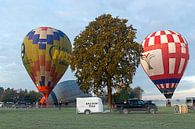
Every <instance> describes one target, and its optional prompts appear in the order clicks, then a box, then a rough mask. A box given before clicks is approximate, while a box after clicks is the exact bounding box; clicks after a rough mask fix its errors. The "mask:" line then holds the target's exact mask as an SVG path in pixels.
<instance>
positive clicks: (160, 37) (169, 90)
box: [141, 30, 189, 100]
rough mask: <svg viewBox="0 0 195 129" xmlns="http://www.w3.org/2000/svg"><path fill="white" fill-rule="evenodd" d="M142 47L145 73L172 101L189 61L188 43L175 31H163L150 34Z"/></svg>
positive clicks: (142, 63) (142, 62)
mask: <svg viewBox="0 0 195 129" xmlns="http://www.w3.org/2000/svg"><path fill="white" fill-rule="evenodd" d="M142 46H143V49H144V52H143V53H142V55H141V65H142V67H143V69H144V71H145V72H146V74H147V75H148V76H149V78H150V79H151V80H152V82H153V83H154V84H155V85H156V87H157V88H158V89H159V90H160V92H161V93H162V94H164V96H165V97H166V98H167V99H168V100H169V99H171V98H172V96H173V93H174V91H175V89H176V87H177V85H178V83H179V82H180V80H181V78H182V76H183V74H184V71H185V69H186V66H187V63H188V60H189V51H188V44H187V41H186V40H185V38H184V37H182V36H181V34H179V33H177V32H175V31H171V30H162V31H158V32H154V33H151V34H149V35H148V36H147V37H146V38H145V39H144V41H143V42H142Z"/></svg>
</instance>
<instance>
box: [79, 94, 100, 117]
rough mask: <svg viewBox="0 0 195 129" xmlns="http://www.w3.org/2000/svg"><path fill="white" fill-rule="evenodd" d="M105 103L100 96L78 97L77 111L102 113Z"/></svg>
mask: <svg viewBox="0 0 195 129" xmlns="http://www.w3.org/2000/svg"><path fill="white" fill-rule="evenodd" d="M102 112H103V104H102V100H101V98H99V97H86V98H77V99H76V113H85V114H90V113H102Z"/></svg>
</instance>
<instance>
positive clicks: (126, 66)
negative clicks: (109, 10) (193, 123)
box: [71, 14, 141, 106]
mask: <svg viewBox="0 0 195 129" xmlns="http://www.w3.org/2000/svg"><path fill="white" fill-rule="evenodd" d="M127 22H128V20H127V19H120V18H119V17H112V15H111V14H103V15H101V16H99V17H97V18H96V19H95V21H92V22H90V23H89V25H88V26H86V28H85V30H84V31H82V32H81V33H80V34H79V35H78V36H76V38H75V39H74V48H73V53H72V59H71V68H72V70H73V71H75V76H76V77H77V79H78V84H79V86H80V88H81V90H83V91H84V92H93V93H95V94H96V95H100V94H101V93H103V92H104V88H105V87H107V92H108V101H109V104H110V106H111V102H112V96H111V94H112V88H117V87H118V86H119V85H120V84H121V83H123V84H125V85H127V86H129V85H130V84H131V83H132V79H133V75H134V74H135V72H136V68H137V67H138V65H139V63H140V51H141V49H140V48H141V47H140V44H138V43H137V42H136V41H135V38H136V29H134V28H133V26H132V25H130V26H128V25H127Z"/></svg>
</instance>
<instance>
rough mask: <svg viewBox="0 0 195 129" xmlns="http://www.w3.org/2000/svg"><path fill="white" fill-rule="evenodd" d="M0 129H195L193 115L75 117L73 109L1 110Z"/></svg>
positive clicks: (168, 111) (162, 112)
mask: <svg viewBox="0 0 195 129" xmlns="http://www.w3.org/2000/svg"><path fill="white" fill-rule="evenodd" d="M0 129H195V112H191V113H188V114H175V113H174V112H173V108H165V107H161V108H159V111H158V113H157V114H154V115H153V114H148V113H140V112H139V113H138V112H136V113H135V112H133V113H130V114H127V115H124V114H120V113H118V112H113V113H105V114H91V115H84V114H76V113H75V109H74V108H62V110H60V111H59V110H58V109H57V108H56V109H55V108H54V109H51V108H50V109H47V108H46V109H37V110H35V109H0Z"/></svg>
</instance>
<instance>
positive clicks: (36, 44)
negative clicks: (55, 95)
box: [21, 27, 72, 100]
mask: <svg viewBox="0 0 195 129" xmlns="http://www.w3.org/2000/svg"><path fill="white" fill-rule="evenodd" d="M71 50H72V47H71V43H70V40H69V39H68V37H67V36H66V35H65V34H64V33H63V32H62V31H60V30H57V29H54V28H51V27H39V28H37V29H34V30H32V31H30V32H29V33H28V34H27V35H26V36H25V38H24V41H23V43H22V51H21V55H22V61H23V64H24V66H25V68H26V70H27V72H28V74H29V76H30V77H31V79H32V80H33V82H34V84H35V86H36V87H37V89H38V90H39V91H40V92H41V93H43V95H44V97H45V98H46V100H47V98H48V96H49V94H50V92H51V91H52V89H53V88H54V86H55V85H56V83H57V82H58V81H59V80H60V78H61V77H62V76H63V74H64V73H65V71H66V70H67V68H68V66H69V58H70V53H71Z"/></svg>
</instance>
